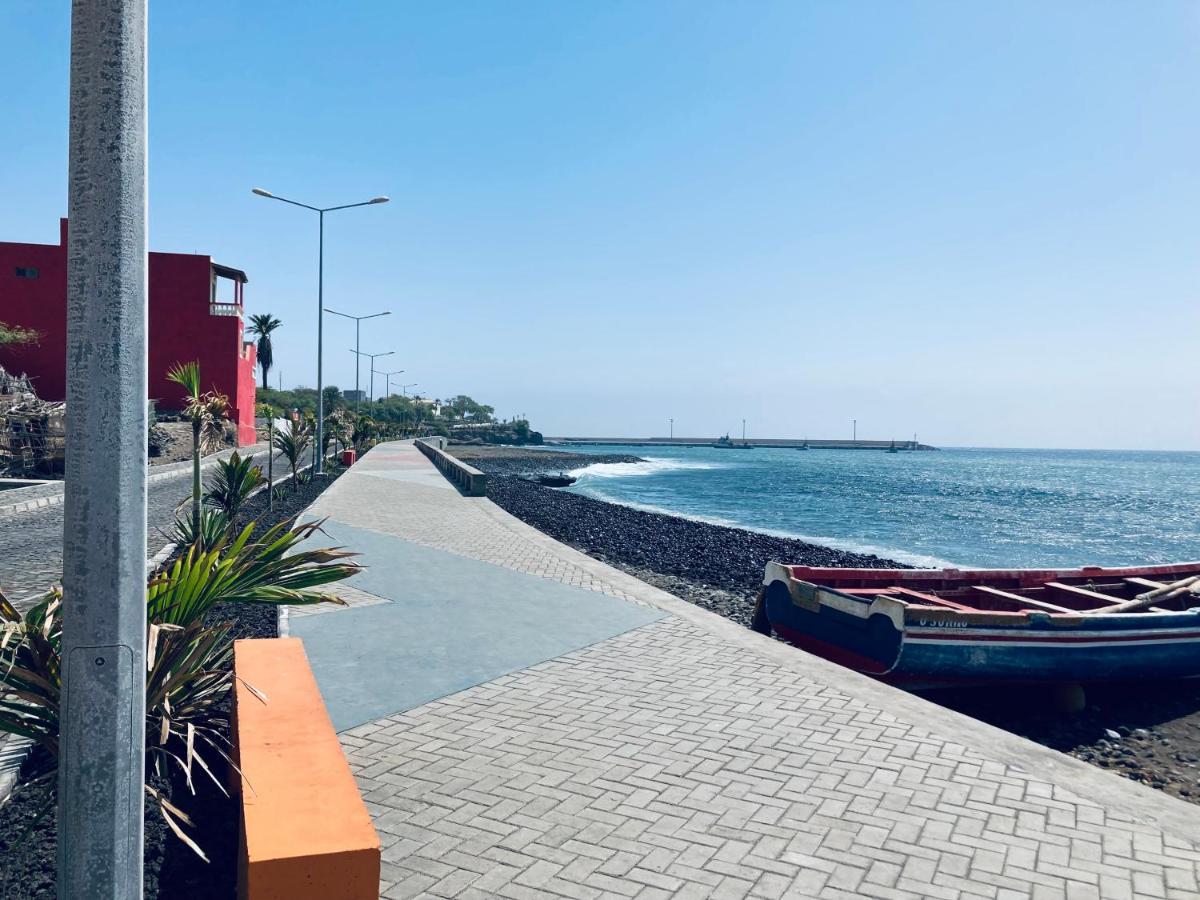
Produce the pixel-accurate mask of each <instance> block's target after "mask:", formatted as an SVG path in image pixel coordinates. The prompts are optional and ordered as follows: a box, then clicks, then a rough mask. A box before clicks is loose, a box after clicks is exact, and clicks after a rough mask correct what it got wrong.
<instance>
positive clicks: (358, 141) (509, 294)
mask: <svg viewBox="0 0 1200 900" xmlns="http://www.w3.org/2000/svg"><path fill="white" fill-rule="evenodd" d="M68 38H69V15H68V4H67V3H65V2H63V3H50V2H45V0H5V2H4V3H3V4H0V85H4V87H2V88H0V96H3V99H4V101H5V102H4V108H5V111H6V112H5V115H4V125H3V132H2V133H3V140H2V141H0V160H2V161H3V165H2V166H0V196H3V198H4V201H3V203H0V240H29V241H43V242H54V241H55V240H56V239H57V221H58V217H59V216H60V215H63V214H65V209H66V123H67V106H66V104H67V73H68ZM150 77H151V87H150V148H151V150H150V164H151V172H150V214H151V220H150V235H151V247H152V248H153V249H156V250H174V251H183V252H193V251H198V252H202V253H210V254H212V255H213V256H214V257H215V258H217V259H218V260H219V261H221V262H224V263H226V264H229V265H234V266H238V267H241V268H244V269H245V270H246V271H247V272H248V273H249V276H250V284H249V285H248V286H247V291H246V298H247V304H248V306H249V308H250V311H252V312H261V311H269V312H272V313H274V314H275V315H277V316H278V317H280V318H281V319H283V320H284V322H285V325H284V327H283V328H282V329H281V330H280V331H279V332H278V333H277V335H278V342H277V348H278V349H277V351H276V357H277V360H278V367H279V370H280V372H281V373H282V375H283V379H284V383H285V384H286V385H288V386H290V385H294V384H297V383H302V384H309V385H311V384H313V383H314V382H315V333H316V296H315V293H316V292H315V284H316V221H315V216H312V215H311V214H308V213H305V212H304V211H302V210H297V209H294V208H291V207H287V206H285V205H283V204H280V203H275V202H272V201H268V200H263V199H261V198H258V197H254V196H253V195H251V193H250V188H251V187H252V186H262V187H265V188H267V189H269V190H272V191H275V192H276V193H279V194H281V195H284V196H291V197H295V198H297V199H300V200H303V201H306V202H309V203H312V204H314V205H334V204H337V203H345V202H353V201H356V200H359V199H367V198H369V197H371V196H374V195H376V194H379V193H385V194H388V195H390V196H391V198H392V202H391V203H389V204H387V205H384V206H374V207H367V208H364V209H356V210H349V211H346V212H342V213H335V214H332V215H331V216H330V217H329V218H328V221H327V234H326V298H327V304H328V305H329V306H332V307H334V308H338V309H345V310H347V311H359V312H362V313H367V312H374V311H377V310H379V309H391V310H392V311H393V315H392V316H390V317H388V318H386V319H383V320H378V321H377V323H376V324H374V325H372V326H371V327H370V328H368V329H366V332H365V333H364V336H363V349H364V350H367V351H370V352H377V351H383V350H395V351H396V355H395V356H393V357H389V358H388V360H381V361H380V367H381V368H387V369H395V368H403V369H405V370H406V374H405V378H404V380H405V381H406V382H412V381H415V382H417V383H418V384H419V387H418V390H420V391H423V392H427V393H429V394H432V395H436V396H445V395H450V394H455V393H460V392H461V393H468V394H471V395H473V396H475V397H476V398H477V399H481V400H484V401H486V402H490V403H492V404H493V405H494V406H495V407H496V408H497V411H498V412H499V413H501V414H504V415H508V414H513V413H522V412H523V413H526V414H528V416H529V417H530V418H531V419H532V420H533V422H534V425H535V427H539V428H541V429H542V430H544V431H545V432H546V433H548V434H591V435H601V436H608V435H633V436H639V435H655V434H665V433H666V431H667V427H668V426H667V419H668V417H674V419H675V423H676V424H675V433H676V434H677V435H697V436H712V435H715V434H717V433H720V432H724V431H725V430H727V429H729V430H733V431H735V432H737V431H738V430H740V427H741V426H740V423H741V419H742V418H743V417H745V418H747V419H748V420H749V422H750V425H749V432H750V434H751V435H752V436H762V437H767V436H778V437H789V436H804V435H808V436H811V437H838V436H843V435H845V436H849V432H850V422H851V419H853V418H857V419H858V422H859V435H860V436H863V437H872V438H881V439H888V438H893V437H895V438H905V437H909V436H911V435H912V434H913V433H914V432H917V433H919V434H920V436H921V438H922V439H923V440H927V441H929V442H931V443H937V444H943V445H982V446H1051V447H1145V448H1163V449H1200V416H1198V412H1200V403H1198V400H1200V366H1197V364H1196V353H1195V347H1196V337H1197V334H1198V328H1197V326H1200V303H1198V302H1197V299H1198V293H1200V254H1198V252H1197V251H1198V249H1200V248H1198V239H1200V171H1198V168H1197V165H1198V164H1197V160H1198V159H1200V152H1198V150H1200V140H1198V139H1200V91H1198V90H1197V89H1196V86H1197V84H1200V4H1197V3H1171V2H1155V3H1148V4H1128V3H1102V2H1080V3H1071V2H1058V3H1053V4H1046V3H1041V2H1038V3H1032V2H1030V3H1021V2H1004V3H1000V2H995V3H958V2H928V3H900V2H897V3H884V2H870V3H868V2H847V3H824V2H821V3H816V2H812V3H806V2H799V0H791V2H781V3H768V2H755V3H749V4H742V3H732V2H719V3H718V2H697V0H688V2H648V0H642V2H607V0H606V2H599V0H596V2H591V0H577V2H561V3H550V2H498V0H497V2H490V3H468V2H456V3H422V4H417V3H397V2H380V3H365V2H364V3H350V2H347V3H341V4H336V5H333V4H328V3H319V2H310V3H304V2H296V0H292V2H286V3H282V2H280V3H276V2H265V0H259V2H254V3H236V2H219V0H208V2H205V3H204V4H198V3H170V2H152V3H151V27H150ZM0 314H2V309H0ZM352 341H353V326H352V324H351V323H349V322H345V321H344V320H339V319H328V320H327V322H326V380H327V383H336V384H338V385H341V386H343V387H346V386H352V384H353V378H354V376H353V356H352V355H351V354H350V353H349V352H348V349H349V348H350V347H351V346H352ZM393 360H394V363H392V364H390V365H387V366H386V367H385V366H384V365H383V363H384V362H389V363H391V362H392V361H393Z"/></svg>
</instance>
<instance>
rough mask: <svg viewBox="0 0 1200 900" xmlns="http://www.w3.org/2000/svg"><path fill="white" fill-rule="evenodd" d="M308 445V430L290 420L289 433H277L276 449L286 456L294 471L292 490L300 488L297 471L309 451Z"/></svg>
mask: <svg viewBox="0 0 1200 900" xmlns="http://www.w3.org/2000/svg"><path fill="white" fill-rule="evenodd" d="M308 444H309V434H308V429H307V428H305V427H304V426H303V425H300V424H298V423H296V422H295V421H293V420H291V419H289V420H288V428H287V431H283V430H280V431H276V432H275V449H276V450H278V451H279V452H280V453H282V454H283V455H284V457H285V458H286V459H287V461H288V465H289V466H290V467H291V469H292V490H295V489H296V488H298V487H299V486H300V481H299V477H298V475H297V470H298V469H299V467H300V461H301V460H302V459H304V455H305V453H306V452H307V450H308Z"/></svg>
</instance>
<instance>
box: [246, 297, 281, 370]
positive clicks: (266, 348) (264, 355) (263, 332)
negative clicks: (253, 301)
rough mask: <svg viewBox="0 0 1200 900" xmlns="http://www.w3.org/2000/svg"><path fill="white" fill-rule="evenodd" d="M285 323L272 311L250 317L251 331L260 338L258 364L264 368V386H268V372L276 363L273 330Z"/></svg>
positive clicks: (258, 342)
mask: <svg viewBox="0 0 1200 900" xmlns="http://www.w3.org/2000/svg"><path fill="white" fill-rule="evenodd" d="M282 324H283V323H282V322H280V321H279V320H278V319H277V318H275V317H274V316H273V315H271V314H270V313H259V314H258V315H255V316H251V317H250V333H251V334H253V335H255V336H256V337H257V338H258V341H257V346H258V366H259V368H260V369H262V378H263V387H266V386H267V372H268V371H269V370H270V368H271V366H273V365H275V357H274V354H273V353H272V351H271V332H273V331H274V330H275V329H276V328H278V327H279V326H280V325H282Z"/></svg>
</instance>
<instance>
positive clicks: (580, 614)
mask: <svg viewBox="0 0 1200 900" xmlns="http://www.w3.org/2000/svg"><path fill="white" fill-rule="evenodd" d="M310 515H312V516H319V517H328V522H327V526H326V527H327V530H328V531H329V533H330V536H331V537H333V538H334V539H336V540H337V541H339V542H344V543H345V544H347V545H348V546H350V547H353V548H355V549H361V550H363V551H364V555H365V561H366V562H367V563H368V564H369V565H370V567H371V568H370V570H369V572H367V573H364V574H363V575H362V576H358V577H357V578H356V579H355V581H354V582H353V583H352V586H351V587H350V588H349V589H348V590H347V592H346V593H347V598H348V599H349V600H350V601H351V606H350V607H348V608H341V609H338V610H336V611H323V612H319V613H317V612H315V611H309V610H304V609H296V610H293V611H292V613H291V616H292V618H291V629H292V633H293V634H294V635H297V636H300V637H302V638H303V639H304V641H305V644H306V646H307V648H308V652H309V655H310V658H311V659H312V661H313V664H314V669H315V670H316V674H317V679H318V682H319V683H320V685H321V689H322V691H323V693H324V694H325V696H326V700H327V702H328V703H329V705H330V710H331V714H332V715H333V718H334V720H335V721H336V722H339V723H340V725H341V726H342V727H344V728H345V730H343V731H342V733H341V737H342V742H343V746H344V748H345V750H346V754H347V756H348V758H349V760H350V762H351V765H352V767H353V768H354V771H355V774H356V776H357V778H358V781H359V784H360V787H361V788H362V790H363V793H364V796H365V797H366V800H367V804H368V807H369V808H370V810H371V813H372V815H373V817H374V820H375V825H376V828H377V829H378V831H379V833H380V837H381V840H382V843H383V848H384V849H383V858H384V868H383V878H384V885H383V896H385V897H389V898H391V897H410V896H430V897H462V898H476V897H478V898H483V897H509V898H527V897H568V898H588V897H637V898H654V897H669V896H680V897H714V898H718V897H831V898H832V897H863V896H865V897H881V898H909V897H911V898H925V897H936V898H968V897H980V898H1001V897H1003V898H1014V900H1015V898H1025V897H1044V898H1051V897H1053V898H1058V897H1069V898H1087V897H1106V898H1107V897H1112V898H1123V897H1196V896H1200V891H1198V888H1197V879H1198V877H1200V846H1198V843H1200V809H1198V808H1197V807H1195V806H1191V805H1189V804H1185V803H1183V802H1181V801H1178V800H1175V799H1173V798H1171V797H1168V796H1165V795H1162V794H1159V793H1156V792H1154V791H1152V790H1150V789H1149V788H1146V787H1142V786H1140V785H1136V784H1134V783H1133V782H1130V781H1127V780H1123V779H1121V778H1119V777H1117V776H1115V775H1113V774H1111V773H1107V772H1102V771H1099V770H1097V769H1093V768H1091V767H1089V766H1087V765H1085V764H1083V763H1080V762H1078V761H1076V760H1073V759H1071V758H1069V757H1066V756H1064V755H1062V754H1058V753H1055V752H1054V751H1051V750H1048V749H1046V748H1043V747H1040V746H1038V745H1036V744H1033V743H1030V742H1028V741H1025V740H1023V739H1021V738H1018V737H1015V736H1013V735H1010V734H1007V733H1005V732H1002V731H999V730H997V729H994V728H992V727H990V726H988V725H984V724H982V723H980V722H976V721H974V720H972V719H968V718H966V717H963V716H960V715H958V714H956V713H953V712H949V711H947V710H944V709H942V708H940V707H937V706H934V705H932V704H929V703H927V702H925V701H923V700H921V699H919V698H916V697H913V696H910V695H908V694H905V693H903V692H901V691H897V690H894V689H892V688H889V687H886V686H884V685H880V684H877V683H875V682H873V681H871V680H869V679H867V678H864V677H862V676H859V675H856V674H855V673H852V672H849V671H847V670H844V669H841V668H839V667H837V666H834V665H832V664H829V663H826V662H824V661H823V660H820V659H817V658H815V657H812V656H809V655H808V654H805V653H802V652H800V651H798V650H795V649H794V648H791V647H788V646H785V645H783V644H780V643H778V642H775V641H771V640H769V639H767V638H764V637H762V636H760V635H757V634H753V633H751V632H749V631H747V630H745V629H743V628H740V627H739V626H737V625H734V624H733V623H730V622H728V621H726V620H724V619H721V618H719V617H717V616H715V615H713V614H711V613H708V612H706V611H703V610H700V609H697V608H696V607H693V606H691V605H690V604H687V603H685V602H683V601H682V600H679V599H678V598H675V597H672V596H670V595H668V594H665V593H663V592H662V591H659V590H657V589H655V588H652V587H650V586H649V585H646V584H644V583H642V582H640V581H637V580H636V579H634V578H632V577H630V576H628V575H625V574H624V573H621V572H618V571H616V570H615V569H612V568H610V567H608V566H606V565H603V564H602V563H599V562H597V561H595V560H592V559H590V558H588V557H586V556H584V555H583V554H580V553H578V552H576V551H574V550H571V549H570V548H567V547H565V546H563V545H561V544H558V543H556V542H555V541H552V540H551V539H549V538H547V537H546V536H545V535H542V534H541V533H539V532H537V531H535V530H534V529H532V528H530V527H528V526H526V525H525V524H524V523H521V522H519V521H517V520H516V519H513V518H512V517H511V516H509V515H508V514H506V513H505V512H503V511H502V510H500V509H499V508H498V507H496V506H495V505H494V504H492V503H490V502H489V501H488V500H486V499H471V498H465V497H462V496H461V495H459V494H458V492H457V491H455V490H454V489H453V488H452V487H450V485H449V484H448V483H447V482H445V481H444V480H443V479H442V477H441V475H440V474H439V473H438V472H437V471H436V470H435V469H433V467H432V466H431V465H430V464H429V463H428V462H427V461H426V460H425V458H424V457H423V456H421V455H420V453H418V452H417V451H416V450H415V449H414V448H413V447H412V446H411V445H410V444H406V443H391V444H384V445H381V446H379V447H377V448H375V449H374V450H372V451H371V452H370V453H369V454H367V455H366V456H365V457H364V458H363V460H361V461H360V462H359V464H358V465H356V466H355V467H354V468H353V469H352V470H351V471H350V472H348V473H347V474H345V475H343V476H342V477H341V478H340V479H339V480H338V481H337V482H336V483H335V484H334V485H332V486H331V487H330V489H329V490H327V491H326V492H325V493H324V494H323V495H322V496H321V498H320V499H319V500H318V501H317V503H316V504H314V506H313V507H312V508H311V510H310ZM345 726H349V727H345Z"/></svg>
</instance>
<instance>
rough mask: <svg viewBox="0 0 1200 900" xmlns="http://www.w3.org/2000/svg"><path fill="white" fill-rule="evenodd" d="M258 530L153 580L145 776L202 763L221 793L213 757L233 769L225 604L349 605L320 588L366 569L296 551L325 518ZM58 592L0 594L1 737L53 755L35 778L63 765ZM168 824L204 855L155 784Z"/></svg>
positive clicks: (346, 559) (200, 549) (197, 550)
mask: <svg viewBox="0 0 1200 900" xmlns="http://www.w3.org/2000/svg"><path fill="white" fill-rule="evenodd" d="M253 529H254V525H253V523H252V524H250V525H248V526H246V528H245V529H244V530H243V531H242V532H241V534H240V535H238V537H237V538H236V539H234V540H232V541H231V540H229V538H228V537H227V536H222V537H221V538H219V539H218V540H217V541H216V542H215V544H214V545H213V546H212V547H211V548H205V547H204V545H203V543H202V542H195V543H193V544H192V545H191V546H189V547H188V549H187V551H186V552H185V553H184V554H183V555H182V556H181V557H180V558H179V559H177V560H176V561H175V563H174V564H173V565H171V566H170V567H169V568H167V569H166V570H164V571H162V572H159V573H157V574H155V575H153V576H152V577H151V578H150V581H149V584H148V586H147V596H146V620H147V626H148V627H147V632H148V633H147V640H146V666H147V674H146V754H147V771H148V772H149V771H153V772H156V773H158V774H160V775H161V774H163V773H164V769H170V768H171V767H172V766H178V767H179V769H180V771H182V772H183V774H184V776H185V778H186V779H187V783H188V785H189V786H190V785H191V784H192V778H193V773H194V770H193V767H194V766H196V767H199V769H200V770H202V771H203V772H204V774H205V775H207V776H208V777H209V778H210V779H211V780H212V781H213V782H214V783H215V784H216V785H217V787H218V788H219V789H220V790H221V791H222V792H224V791H225V786H224V784H223V783H222V782H221V779H220V777H219V776H218V774H217V773H215V772H214V771H213V766H212V765H211V764H210V762H209V760H210V759H212V758H213V755H214V754H215V756H216V757H217V758H220V759H221V760H224V761H225V762H226V763H228V764H230V765H232V762H231V761H230V758H229V752H228V751H229V741H228V739H227V738H226V736H225V735H226V733H227V731H228V725H229V723H228V721H227V720H226V719H225V717H224V714H223V713H221V712H220V711H219V710H220V709H221V708H222V702H223V700H224V698H225V697H226V695H227V694H228V693H229V690H230V687H231V685H232V678H233V673H232V670H231V667H230V655H231V654H232V652H233V645H232V643H231V641H230V640H229V630H230V627H231V626H230V625H229V624H217V625H208V624H205V615H206V614H207V613H208V612H209V611H210V610H211V609H212V608H213V607H214V606H215V605H216V604H218V603H222V602H248V603H273V604H278V603H287V604H310V603H321V602H330V601H331V602H336V603H341V602H342V601H340V600H338V599H337V598H335V597H332V596H330V595H327V594H325V593H324V592H323V591H321V590H320V588H321V587H323V586H325V585H328V584H331V583H333V582H335V581H340V580H342V579H344V578H348V577H349V576H351V575H353V574H354V573H355V572H356V571H358V568H359V567H358V566H357V565H356V564H355V563H352V562H350V557H352V556H354V554H353V553H350V552H347V551H345V550H342V549H340V548H336V547H335V548H324V549H319V550H300V549H298V548H297V545H298V544H299V543H300V542H301V541H303V540H305V539H306V538H308V537H310V536H312V535H313V534H314V533H315V532H316V531H318V530H319V529H320V523H319V522H311V523H308V524H307V525H301V526H299V527H296V528H289V527H288V525H287V523H280V524H279V525H276V526H274V527H273V528H270V529H268V530H267V531H266V532H265V533H264V534H263V536H262V537H261V538H260V539H259V540H251V534H252V533H253ZM61 607H62V591H61V590H60V589H58V588H55V589H54V590H52V591H50V592H49V593H47V594H46V595H45V596H44V597H42V599H41V600H39V601H38V602H37V603H35V604H34V605H33V606H32V607H31V608H30V609H29V610H27V611H26V612H25V613H24V615H22V614H21V613H19V612H17V610H16V608H15V607H14V606H13V605H12V603H10V602H9V601H8V599H7V598H6V597H5V596H4V595H3V593H0V732H8V733H10V734H16V735H21V736H23V737H26V738H29V739H30V740H31V741H33V742H34V743H35V744H36V745H37V746H38V747H40V748H42V749H43V750H44V751H45V754H43V755H42V756H41V757H39V758H41V759H42V761H43V765H42V767H41V769H40V770H39V771H37V772H35V773H33V776H32V777H33V778H35V779H37V780H48V779H49V778H51V777H53V774H54V771H55V769H56V767H57V764H58V744H59V710H60V698H61V692H62V678H61V671H62V616H61ZM146 791H147V793H148V794H150V795H151V796H152V797H153V798H154V800H155V802H156V803H157V804H158V807H159V811H160V812H161V814H162V816H163V819H164V821H166V823H167V825H168V826H169V827H170V828H171V830H172V831H174V832H175V834H176V835H178V836H179V838H180V839H181V840H182V841H184V842H185V843H186V844H187V845H188V846H190V847H191V848H192V849H193V850H195V851H196V852H197V853H199V854H200V855H201V856H203V855H204V854H203V852H202V851H201V850H200V848H199V847H198V846H197V845H196V844H195V842H194V841H193V840H192V839H191V838H190V837H188V836H187V834H186V833H185V832H184V830H183V828H182V827H181V826H187V825H190V824H191V823H190V820H189V819H188V817H187V816H186V814H185V813H184V812H182V811H181V810H180V809H179V808H178V807H176V806H174V805H172V804H171V803H170V801H168V800H167V799H166V798H165V797H163V796H161V795H160V794H158V793H157V792H155V791H154V790H153V789H152V788H151V787H149V786H147V787H146Z"/></svg>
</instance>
